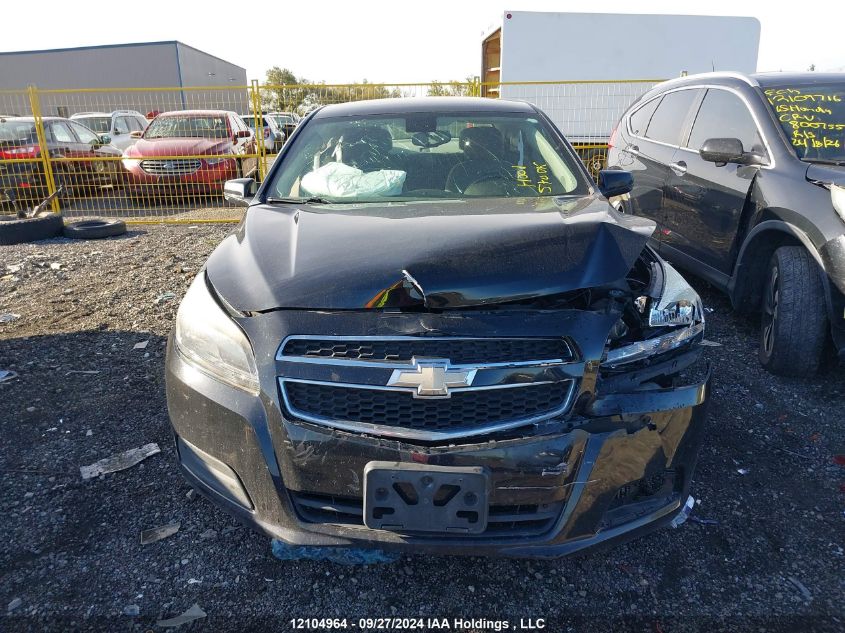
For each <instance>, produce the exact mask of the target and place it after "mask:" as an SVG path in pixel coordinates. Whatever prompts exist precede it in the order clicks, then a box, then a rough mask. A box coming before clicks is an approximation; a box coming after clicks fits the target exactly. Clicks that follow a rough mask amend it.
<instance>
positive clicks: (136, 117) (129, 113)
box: [70, 110, 149, 151]
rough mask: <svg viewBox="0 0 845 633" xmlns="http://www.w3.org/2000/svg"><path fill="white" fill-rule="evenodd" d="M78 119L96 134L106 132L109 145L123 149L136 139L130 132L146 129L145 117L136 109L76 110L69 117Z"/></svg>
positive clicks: (132, 143)
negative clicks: (109, 110)
mask: <svg viewBox="0 0 845 633" xmlns="http://www.w3.org/2000/svg"><path fill="white" fill-rule="evenodd" d="M70 118H71V119H73V120H74V121H79V122H80V123H82V124H83V125H85V126H86V127H88V128H90V129H91V130H93V131H94V132H96V133H97V134H108V135H109V137H111V143H110V144H111V145H112V146H114V147H116V148H117V149H119V150H120V151H124V150H125V149H126V148H128V147H129V146H130V145H134V144H135V141H137V140H138V139H136V138H132V136H131V134H132V132H143V131H144V130H145V129H147V125H148V123H149V122H148V121H147V119H146V117H145V116H144V115H143V114H141V113H140V112H138V111H137V110H115V111H114V112H77V113H76V114H74V115H71V117H70Z"/></svg>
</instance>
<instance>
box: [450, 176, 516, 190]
mask: <svg viewBox="0 0 845 633" xmlns="http://www.w3.org/2000/svg"><path fill="white" fill-rule="evenodd" d="M495 181H501V182H503V183H504V184H505V185H506V187H504V189H505V190H506V191H508V192H509V193H514V194H515V193H517V190H516V186H515V184H514V182H513V181H512V180H511V178H510V175H509V174H503V173H501V172H487V173H486V174H481V175H479V176H477V177H476V178H474V179H473V180H471V181H470V182H468V183H467V184H466V185H464V188H463V190H462V189H461V188H460V187H458V185H457V184H455V188H456V189H457V190H458V193H466V191H467V189H469V188H470V187H472V186H473V185H479V184H482V183H485V182H495Z"/></svg>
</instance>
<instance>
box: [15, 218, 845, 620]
mask: <svg viewBox="0 0 845 633" xmlns="http://www.w3.org/2000/svg"><path fill="white" fill-rule="evenodd" d="M231 228H232V227H231V226H226V225H201V226H197V227H188V226H169V227H162V226H143V227H141V228H137V227H133V228H132V230H130V232H129V233H128V234H127V235H126V236H124V237H121V238H116V239H112V240H105V241H99V242H84V241H69V240H64V239H56V240H49V241H44V242H38V243H34V244H26V245H19V246H5V247H2V248H0V313H8V312H12V313H17V314H20V318H19V319H17V320H15V321H13V322H11V323H7V324H0V369H10V370H14V371H16V372H18V374H19V377H18V378H17V379H14V380H12V381H8V382H5V383H2V384H0V423H2V427H3V432H4V436H5V441H4V442H3V448H2V452H1V453H0V454H1V455H2V461H1V462H0V476H2V489H0V499H2V508H3V511H4V516H3V520H2V524H0V610H2V609H3V608H4V605H8V607H7V612H6V613H5V614H3V615H0V630H4V631H17V630H31V631H40V630H56V631H69V630H107V631H115V630H137V631H146V630H162V629H160V628H159V627H157V626H156V620H157V619H159V618H162V617H171V616H173V615H177V614H179V613H182V612H183V611H185V610H186V609H188V608H189V607H191V605H193V604H195V603H196V604H199V605H200V606H201V607H202V608H203V610H204V611H205V612H207V614H208V617H207V618H206V619H204V620H199V621H197V622H195V623H193V624H189V625H185V626H183V627H181V629H180V630H211V631H223V630H233V631H235V630H283V631H289V630H293V628H292V627H291V624H290V618H292V617H317V618H320V617H323V618H325V617H345V618H348V622H349V625H350V627H351V625H352V623H355V624H357V623H358V619H359V618H361V617H370V618H375V617H385V616H415V617H417V616H424V617H435V618H455V617H465V618H485V619H487V620H490V621H496V620H499V619H504V620H507V621H508V623H509V625H510V627H509V628H510V629H511V630H513V629H515V628H517V627H519V626H520V618H524V619H525V620H524V621H523V622H522V624H523V625H525V626H527V625H528V619H529V618H532V619H534V622H533V624H535V625H536V619H537V618H543V619H545V627H546V628H545V630H547V631H554V632H557V631H596V630H599V631H603V630H620V629H626V630H627V629H630V630H637V631H650V632H655V633H670V632H672V631H689V630H707V631H714V630H725V631H755V632H757V631H774V630H778V631H781V630H782V631H799V630H801V631H803V630H814V631H842V630H843V629H844V628H845V613H843V610H844V609H843V604H844V603H845V601H843V598H845V573H844V572H845V564H843V560H844V559H845V552H843V534H845V530H844V529H843V527H845V515H844V514H843V510H845V494H843V492H845V487H843V482H845V470H843V468H842V466H841V465H837V461H836V460H835V456H836V455H842V454H843V453H845V441H843V437H844V435H843V416H842V411H843V408H844V407H843V405H845V369H843V368H841V367H839V368H836V369H834V370H832V371H830V372H829V373H827V374H826V375H824V376H822V377H816V378H812V379H807V380H797V379H785V378H776V377H772V376H769V375H767V374H765V373H764V372H763V371H762V370H761V369H760V367H759V366H758V364H757V360H756V349H755V330H756V324H755V323H754V322H752V321H749V320H746V319H744V318H741V317H738V316H736V315H734V314H733V313H731V312H730V308H729V305H728V302H727V300H726V299H725V298H723V297H722V296H721V295H719V294H718V293H716V292H714V291H713V290H711V289H709V288H708V287H707V286H706V285H705V284H704V283H702V282H695V283H696V285H697V286H698V289H699V291H700V292H701V293H702V296H703V298H704V300H705V302H706V304H707V305H708V306H710V307H712V308H713V313H712V314H710V315H709V323H708V338H709V339H710V340H712V341H715V342H717V343H719V344H720V346H714V347H708V348H707V349H706V354H707V355H708V356H709V357H710V358H711V359H712V360H713V361H714V362H715V366H716V371H717V373H716V379H715V393H714V397H713V403H712V404H713V406H712V409H711V415H710V418H709V426H708V434H707V438H706V441H705V446H704V448H703V452H702V456H701V460H700V463H699V469H698V471H697V473H696V477H695V481H694V484H693V490H692V492H693V495H694V496H695V497H696V498H697V499H700V500H701V503H700V505H697V506H696V508H695V511H694V516H695V517H697V518H705V519H713V520H715V521H717V522H718V523H717V524H715V525H714V524H702V523H695V522H692V521H688V522H687V523H685V524H684V525H682V526H681V527H680V528H679V529H677V530H672V529H667V530H662V531H660V532H657V533H654V534H652V535H650V536H647V537H644V538H641V539H639V540H636V541H633V542H630V543H627V544H624V545H621V546H619V547H616V548H615V549H612V550H608V551H605V552H601V553H596V554H590V555H586V556H583V557H579V558H574V559H567V560H561V561H549V562H536V561H535V562H529V561H519V560H488V559H478V558H437V557H431V556H411V557H404V558H402V559H401V560H399V561H398V562H396V563H392V564H389V565H370V566H364V567H342V566H337V565H334V564H330V563H325V562H310V561H303V562H281V561H278V560H276V559H275V558H273V557H272V555H271V553H270V547H269V543H268V541H267V540H266V539H265V538H264V537H261V536H259V535H257V534H254V533H252V532H251V531H249V530H247V529H245V528H242V527H239V526H238V525H237V524H235V523H234V522H233V520H232V519H230V518H229V517H228V516H227V515H226V514H224V513H223V512H222V511H219V510H217V509H215V508H214V507H213V506H212V505H211V504H209V503H208V502H207V501H205V500H203V499H201V498H196V499H195V500H193V501H191V500H190V499H188V498H187V497H186V492H188V490H189V489H188V486H187V485H186V484H185V483H184V482H183V481H182V479H181V476H180V475H179V473H178V471H177V468H176V464H175V454H174V449H173V446H172V440H171V434H170V430H169V423H168V420H167V413H166V409H165V400H164V384H163V358H164V349H165V339H166V336H167V334H168V332H169V330H170V328H171V325H172V322H173V318H174V316H175V313H176V308H177V306H178V302H179V299H180V298H181V296H182V295H183V293H184V292H185V290H186V289H187V286H188V283H189V281H190V280H191V278H192V277H193V276H194V275H195V274H196V272H197V270H198V269H199V267H200V265H201V264H202V262H203V260H204V259H205V257H206V256H207V255H208V253H209V252H210V251H211V250H212V249H213V248H214V246H215V245H216V244H217V243H218V242H219V241H220V240H221V239H222V238H223V237H224V236H225V235H226V234H227V233H228V231H230V230H231ZM18 266H20V268H17V267H18ZM167 292H172V293H174V295H175V296H174V297H173V298H170V299H168V298H167V296H168V295H165V293H167ZM142 341H148V344H147V346H146V348H144V349H133V347H134V346H135V344H136V343H139V342H142ZM79 372H97V373H79ZM148 442H157V443H158V444H159V445H160V446H161V453H160V454H157V455H154V456H152V457H150V458H148V459H147V460H145V461H144V462H142V463H141V464H139V465H137V466H135V467H133V468H130V469H128V470H125V471H122V472H119V473H113V474H108V475H105V476H103V477H101V478H98V479H93V480H90V481H83V480H82V479H81V476H80V472H79V467H80V466H82V465H87V464H91V463H93V462H95V461H97V460H99V459H101V458H103V457H108V456H110V455H112V454H115V453H118V452H121V451H124V450H126V449H128V448H132V447H139V446H142V445H144V444H146V443H148ZM171 522H179V523H180V524H181V529H180V530H179V532H178V533H177V534H175V535H174V536H171V537H169V538H167V539H165V540H162V541H159V542H157V543H153V544H150V545H140V544H139V533H140V531H141V530H144V529H147V528H152V527H156V526H160V525H163V524H167V523H171ZM136 608H137V611H138V615H131V614H132V613H134V612H135V610H136ZM450 624H451V625H452V627H451V628H450V629H449V630H455V627H454V622H450ZM476 624H478V623H476ZM356 628H358V627H356ZM365 630H376V629H374V628H371V629H365ZM426 630H439V629H434V628H428V629H426ZM463 630H464V631H481V630H487V631H490V630H496V626H495V624H490V623H488V624H487V625H486V626H484V625H483V623H482V626H469V627H467V628H464V629H463Z"/></svg>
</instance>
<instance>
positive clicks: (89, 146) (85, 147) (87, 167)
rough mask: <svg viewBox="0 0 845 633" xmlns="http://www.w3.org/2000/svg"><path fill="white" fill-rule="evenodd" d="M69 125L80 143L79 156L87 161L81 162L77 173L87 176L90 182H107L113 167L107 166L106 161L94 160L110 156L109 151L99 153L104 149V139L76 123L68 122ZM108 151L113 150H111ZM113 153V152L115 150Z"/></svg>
mask: <svg viewBox="0 0 845 633" xmlns="http://www.w3.org/2000/svg"><path fill="white" fill-rule="evenodd" d="M67 124H68V125H69V126H70V128H71V130H73V133H74V135H75V136H76V138H77V139H78V141H79V143H78V150H77V151H78V154H77V155H78V156H79V157H81V158H84V159H85V160H81V161H79V163H78V166H77V171H78V172H79V173H80V174H85V177H86V179H87V180H88V181H89V182H93V181H105V180H106V179H107V177H108V173H109V171H110V167H112V166H111V165H109V164H107V162H106V161H100V160H93V159H94V158H98V157H101V156H103V155H107V154H108V152H107V151H104V152H100V151H99V150H100V148H101V147H103V143H102V139H101V138H100V137H99V135H97V134H96V133H94V132H92V131H91V130H89V129H88V128H87V127H85V126H84V125H80V124H79V123H76V122H75V121H68V122H67ZM108 149H109V150H111V148H108ZM111 151H112V152H113V151H114V150H111Z"/></svg>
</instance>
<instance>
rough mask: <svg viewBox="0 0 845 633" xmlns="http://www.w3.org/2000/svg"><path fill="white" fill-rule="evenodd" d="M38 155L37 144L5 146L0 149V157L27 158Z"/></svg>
mask: <svg viewBox="0 0 845 633" xmlns="http://www.w3.org/2000/svg"><path fill="white" fill-rule="evenodd" d="M37 155H38V145H23V146H21V147H7V148H4V149H2V150H0V158H7V159H14V158H28V157H30V156H37Z"/></svg>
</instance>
